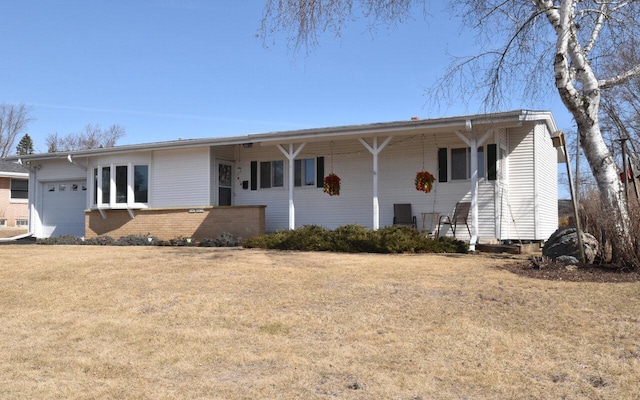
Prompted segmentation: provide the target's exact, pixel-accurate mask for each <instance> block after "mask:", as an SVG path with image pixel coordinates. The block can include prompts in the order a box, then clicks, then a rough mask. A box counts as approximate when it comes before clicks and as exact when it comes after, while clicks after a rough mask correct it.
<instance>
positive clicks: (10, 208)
mask: <svg viewBox="0 0 640 400" xmlns="http://www.w3.org/2000/svg"><path fill="white" fill-rule="evenodd" d="M28 197H29V171H28V170H27V169H26V168H24V167H23V166H22V165H20V164H18V163H15V162H9V161H4V160H0V229H3V228H21V229H25V230H26V229H27V227H28V217H29V206H28ZM0 236H4V235H0Z"/></svg>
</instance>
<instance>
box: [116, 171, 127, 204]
mask: <svg viewBox="0 0 640 400" xmlns="http://www.w3.org/2000/svg"><path fill="white" fill-rule="evenodd" d="M127 170H128V168H127V166H126V165H118V166H117V167H116V203H126V202H127Z"/></svg>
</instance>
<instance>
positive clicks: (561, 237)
mask: <svg viewBox="0 0 640 400" xmlns="http://www.w3.org/2000/svg"><path fill="white" fill-rule="evenodd" d="M582 244H583V246H584V258H585V261H586V262H587V263H588V264H591V263H593V261H594V260H595V259H596V255H597V254H598V249H599V248H600V245H599V243H598V240H597V239H596V238H595V237H594V236H593V235H591V234H589V233H585V232H582ZM542 255H543V256H545V257H549V258H551V259H552V260H555V259H557V258H558V257H560V256H572V257H575V258H577V259H578V260H579V259H580V247H579V246H578V235H576V228H559V229H558V230H556V231H555V232H553V234H552V235H551V236H550V237H549V239H548V240H547V242H546V243H545V244H544V247H543V248H542ZM561 260H562V259H560V261H561Z"/></svg>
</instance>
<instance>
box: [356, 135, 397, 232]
mask: <svg viewBox="0 0 640 400" xmlns="http://www.w3.org/2000/svg"><path fill="white" fill-rule="evenodd" d="M391 138H392V136H389V137H388V138H386V139H385V140H384V142H382V144H381V145H380V146H378V138H377V137H374V138H373V146H370V145H369V143H367V141H366V140H364V139H358V140H359V141H360V143H362V145H363V146H364V147H366V148H367V150H369V153H371V154H372V155H373V230H374V231H377V230H378V229H379V228H380V205H379V203H378V154H379V153H380V152H381V151H382V149H384V148H385V146H386V145H387V144H389V142H390V141H391Z"/></svg>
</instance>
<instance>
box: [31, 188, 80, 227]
mask: <svg viewBox="0 0 640 400" xmlns="http://www.w3.org/2000/svg"><path fill="white" fill-rule="evenodd" d="M86 199H87V186H86V183H85V181H59V182H47V183H45V184H44V187H43V195H42V225H43V231H44V232H43V233H44V235H43V236H44V237H51V236H60V235H74V236H79V237H80V236H84V209H85V207H86Z"/></svg>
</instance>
